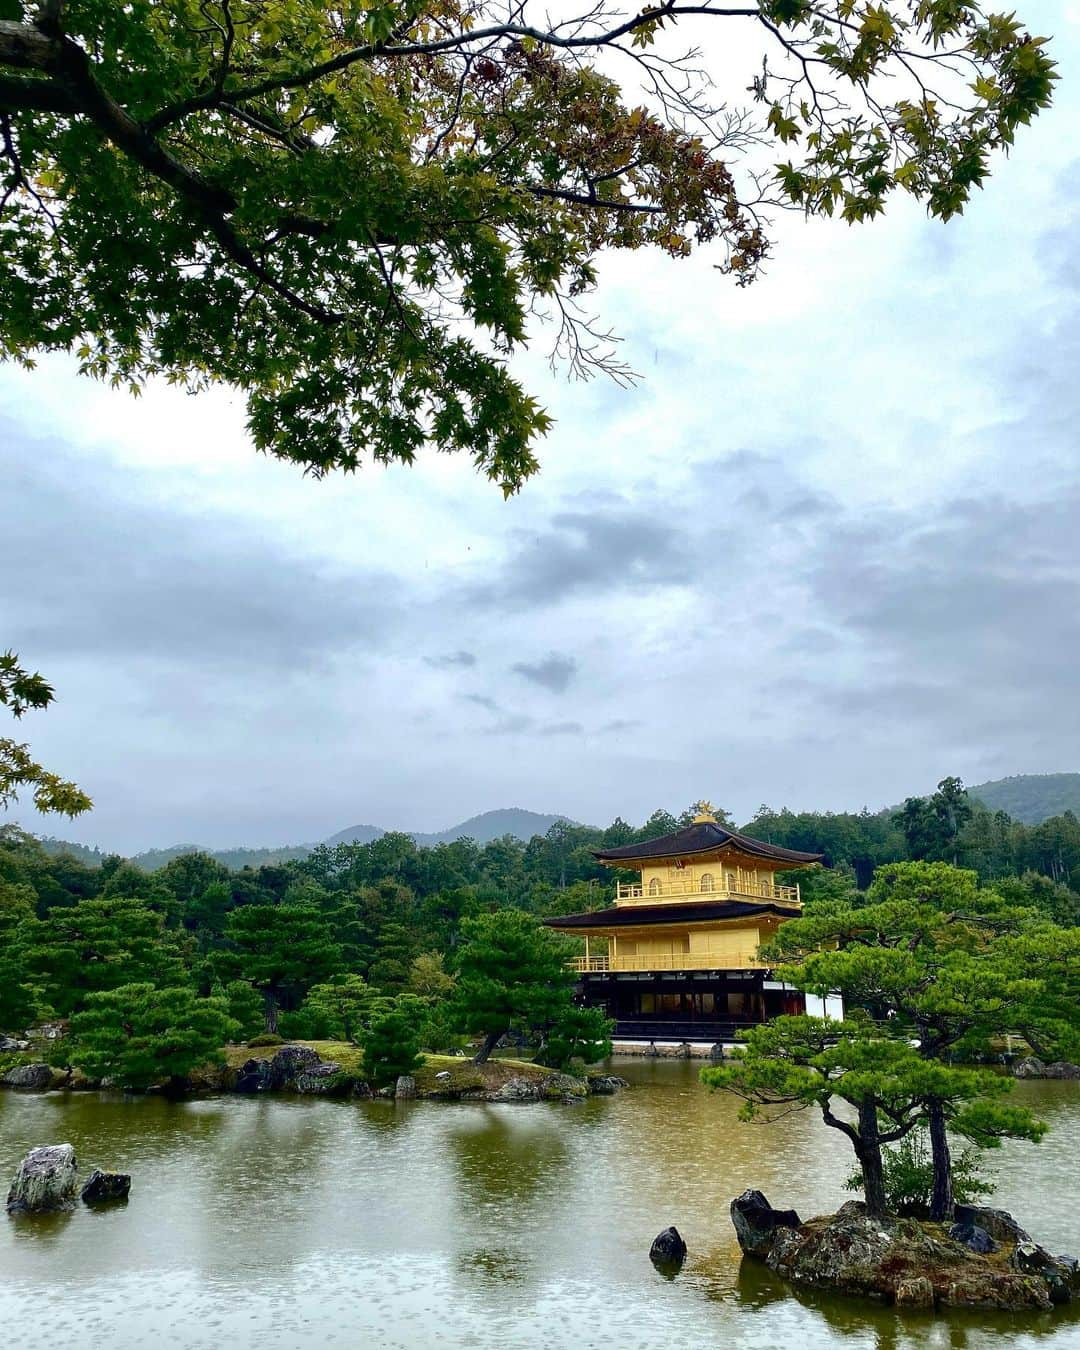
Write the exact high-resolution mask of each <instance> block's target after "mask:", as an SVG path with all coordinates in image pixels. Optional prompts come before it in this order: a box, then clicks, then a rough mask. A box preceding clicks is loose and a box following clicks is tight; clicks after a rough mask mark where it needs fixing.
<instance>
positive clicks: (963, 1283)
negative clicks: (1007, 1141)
mask: <svg viewBox="0 0 1080 1350" xmlns="http://www.w3.org/2000/svg"><path fill="white" fill-rule="evenodd" d="M965 1226H966V1225H965ZM982 1231H983V1232H984V1233H986V1231H987V1230H985V1229H983V1230H982ZM765 1259H766V1264H767V1265H768V1266H769V1268H770V1269H771V1270H774V1271H776V1273H777V1274H779V1275H783V1276H784V1277H785V1278H787V1279H789V1280H791V1281H793V1282H794V1283H797V1284H803V1285H810V1286H813V1287H814V1288H816V1289H827V1290H832V1291H835V1292H837V1293H842V1294H853V1295H858V1296H860V1297H866V1298H875V1299H880V1300H882V1301H885V1302H902V1303H903V1302H907V1303H909V1304H913V1303H918V1304H920V1305H921V1306H929V1302H928V1301H927V1291H926V1283H924V1281H926V1282H928V1283H929V1284H930V1286H931V1289H932V1299H931V1301H932V1302H933V1303H935V1304H939V1305H944V1306H950V1307H971V1308H1002V1309H1014V1310H1018V1311H1019V1310H1023V1309H1032V1308H1040V1309H1048V1308H1050V1307H1051V1306H1052V1295H1051V1290H1050V1285H1049V1282H1048V1280H1047V1279H1046V1278H1045V1277H1044V1274H1043V1273H1042V1272H1041V1271H1039V1272H1035V1271H1034V1270H1031V1271H1026V1270H1017V1269H1015V1268H1010V1267H1009V1266H1008V1265H1003V1264H1002V1262H1001V1258H1000V1257H998V1258H995V1259H992V1260H988V1259H987V1258H986V1257H985V1256H983V1255H980V1254H978V1253H976V1252H973V1251H971V1250H970V1249H969V1248H968V1247H966V1246H964V1245H962V1244H961V1243H959V1242H956V1241H953V1240H952V1239H951V1238H949V1237H947V1236H944V1235H943V1234H942V1231H941V1228H940V1227H939V1226H938V1225H935V1224H925V1225H924V1224H922V1223H920V1222H919V1221H918V1220H916V1219H897V1218H885V1219H873V1218H870V1217H869V1216H868V1215H867V1214H866V1210H865V1206H864V1205H862V1204H861V1203H859V1202H857V1201H852V1202H850V1203H849V1204H846V1205H844V1206H843V1207H842V1208H841V1209H840V1210H838V1211H837V1213H836V1214H831V1215H827V1216H825V1217H823V1218H818V1219H810V1220H809V1221H808V1222H806V1223H804V1224H802V1225H800V1226H799V1227H798V1228H780V1229H778V1230H777V1231H776V1233H775V1235H774V1238H773V1241H772V1245H771V1247H770V1248H769V1251H768V1254H767V1256H766V1258H765Z"/></svg>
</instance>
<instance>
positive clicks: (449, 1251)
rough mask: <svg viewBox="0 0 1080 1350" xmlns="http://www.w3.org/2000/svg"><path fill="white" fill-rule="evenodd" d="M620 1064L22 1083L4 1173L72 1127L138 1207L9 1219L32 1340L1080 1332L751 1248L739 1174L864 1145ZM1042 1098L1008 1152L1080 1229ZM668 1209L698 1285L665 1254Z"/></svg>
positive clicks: (1016, 1190) (789, 1186) (880, 1339)
mask: <svg viewBox="0 0 1080 1350" xmlns="http://www.w3.org/2000/svg"><path fill="white" fill-rule="evenodd" d="M619 1071H620V1072H623V1073H625V1074H626V1076H627V1077H630V1078H631V1079H633V1081H634V1086H633V1087H632V1089H631V1090H630V1091H629V1092H626V1093H624V1094H622V1095H621V1096H619V1097H616V1098H598V1099H591V1100H589V1101H588V1102H586V1103H584V1104H583V1105H581V1106H577V1107H563V1106H554V1105H546V1104H544V1105H529V1106H513V1105H505V1106H502V1105H500V1106H496V1105H484V1104H480V1103H474V1104H468V1105H461V1106H450V1105H442V1104H435V1103H422V1102H420V1103H398V1104H394V1103H386V1102H374V1103H342V1102H328V1101H306V1100H276V1101H270V1100H266V1099H257V1100H252V1099H245V1098H214V1099H210V1100H203V1101H197V1102H189V1103H181V1104H174V1103H168V1102H163V1101H159V1100H156V1099H139V1098H129V1099H125V1098H123V1097H119V1096H117V1097H103V1096H96V1095H86V1096H71V1097H65V1096H63V1095H61V1094H49V1095H47V1096H44V1097H40V1096H16V1095H13V1094H11V1093H8V1094H3V1095H0V1169H2V1168H6V1169H7V1170H8V1172H10V1171H11V1170H13V1169H14V1166H15V1164H16V1162H17V1161H18V1158H19V1157H20V1156H21V1155H22V1153H23V1152H25V1150H26V1149H27V1148H29V1147H31V1146H32V1145H34V1144H38V1143H45V1142H59V1141H61V1140H68V1141H70V1142H71V1143H73V1144H74V1145H75V1148H76V1151H77V1153H78V1155H79V1158H80V1164H81V1167H82V1169H83V1171H84V1172H85V1171H87V1170H88V1169H89V1168H90V1167H92V1166H95V1165H101V1166H105V1167H117V1168H122V1169H123V1170H125V1171H130V1172H132V1173H133V1174H134V1178H135V1180H134V1185H133V1190H132V1197H131V1201H130V1203H129V1204H128V1205H127V1206H125V1207H122V1208H117V1209H108V1210H99V1211H90V1210H85V1209H82V1210H78V1211H76V1212H75V1213H73V1214H70V1215H58V1216H51V1217H48V1218H44V1217H42V1218H35V1219H23V1220H8V1221H7V1222H5V1223H3V1224H2V1225H0V1271H2V1272H3V1278H2V1279H0V1319H2V1324H3V1325H4V1326H5V1328H7V1330H8V1335H7V1336H6V1338H5V1339H6V1344H7V1345H8V1346H12V1347H26V1350H33V1348H34V1347H38V1346H41V1347H46V1346H47V1347H49V1348H50V1350H53V1348H54V1347H57V1346H64V1347H66V1346H78V1347H80V1348H81V1347H86V1348H87V1350H96V1348H97V1347H102V1348H104V1347H109V1350H127V1348H128V1347H137V1346H138V1347H142V1346H151V1345H152V1346H177V1347H183V1348H184V1350H200V1348H201V1347H204V1346H205V1347H215V1348H216V1347H220V1346H223V1345H228V1346H230V1347H246V1346H252V1347H256V1346H258V1347H260V1348H262V1347H266V1348H267V1350H278V1348H279V1347H280V1348H281V1350H285V1348H287V1347H307V1346H316V1345H328V1344H329V1345H341V1346H349V1347H355V1346H368V1345H371V1346H387V1347H409V1348H411V1347H426V1346H432V1345H442V1346H470V1347H504V1346H526V1345H528V1346H536V1345H542V1346H545V1347H559V1348H561V1347H593V1346H596V1347H608V1346H619V1347H628V1348H630V1347H642V1348H644V1347H652V1346H659V1345H662V1346H666V1347H671V1348H672V1350H678V1348H681V1347H684V1346H685V1347H691V1346H693V1347H700V1346H713V1345H717V1346H719V1345H729V1344H731V1345H736V1344H737V1345H738V1346H739V1347H740V1350H772V1348H773V1347H776V1348H777V1350H779V1348H780V1347H784V1350H788V1348H789V1347H794V1348H795V1350H819V1347H821V1348H823V1347H832V1346H842V1347H845V1348H846V1350H862V1347H868V1348H870V1347H872V1348H873V1350H915V1347H918V1346H931V1347H938V1346H940V1347H950V1350H951V1348H952V1347H965V1348H966V1347H971V1350H989V1348H990V1347H995V1348H996V1347H1001V1346H1003V1345H1007V1346H1009V1347H1019V1348H1021V1350H1026V1348H1027V1347H1032V1348H1034V1347H1036V1346H1040V1347H1043V1346H1045V1347H1047V1350H1064V1347H1080V1318H1078V1317H1077V1316H1075V1315H1073V1314H1071V1313H1066V1314H1065V1315H1064V1316H1062V1315H1055V1316H1053V1317H1050V1316H1048V1317H1044V1318H1040V1319H1036V1320H1029V1319H1018V1318H1010V1317H1004V1316H998V1317H994V1316H990V1315H979V1314H973V1315H962V1314H953V1315H950V1316H949V1317H948V1318H944V1319H938V1320H934V1319H932V1318H928V1317H926V1316H925V1315H910V1314H908V1315H904V1316H901V1315H899V1314H897V1313H895V1312H894V1311H893V1310H892V1309H884V1308H877V1307H874V1306H873V1305H870V1304H863V1303H852V1302H848V1301H844V1300H837V1299H829V1298H824V1297H819V1296H806V1297H796V1296H794V1295H793V1294H792V1293H791V1292H790V1291H789V1290H787V1289H786V1288H785V1287H784V1286H783V1285H782V1284H780V1283H779V1282H778V1281H776V1280H774V1279H773V1277H772V1276H771V1275H770V1274H769V1273H768V1272H767V1271H765V1270H764V1269H762V1268H761V1267H760V1266H757V1265H755V1264H752V1263H748V1264H746V1265H745V1266H742V1265H740V1262H739V1252H738V1247H737V1244H736V1243H735V1240H734V1235H733V1232H732V1229H731V1226H730V1223H729V1220H728V1217H727V1206H728V1202H729V1200H730V1199H731V1197H732V1196H733V1195H735V1194H737V1193H738V1192H739V1191H740V1190H742V1189H743V1188H744V1187H745V1186H747V1185H756V1186H759V1187H760V1188H761V1189H762V1190H764V1191H765V1192H766V1194H767V1195H769V1197H770V1198H771V1199H773V1200H774V1202H775V1203H777V1204H784V1205H789V1204H790V1205H794V1206H796V1207H797V1208H799V1209H800V1210H801V1211H803V1212H805V1213H807V1214H809V1213H814V1212H821V1211H823V1210H826V1209H829V1208H834V1207H835V1205H836V1204H837V1202H838V1201H839V1200H840V1199H842V1198H843V1195H842V1192H841V1183H842V1181H843V1178H844V1176H845V1175H846V1174H847V1172H848V1171H849V1170H850V1161H851V1159H850V1154H849V1151H848V1149H847V1145H846V1144H845V1143H844V1141H843V1140H841V1139H839V1137H838V1136H836V1134H835V1132H834V1131H830V1130H827V1129H825V1127H824V1126H822V1125H821V1123H820V1122H819V1121H818V1120H816V1119H815V1118H814V1117H812V1116H811V1115H809V1114H805V1115H800V1116H794V1117H791V1118H789V1119H788V1120H786V1121H785V1122H783V1123H782V1124H781V1125H777V1126H772V1127H750V1126H744V1125H740V1124H739V1123H738V1122H737V1121H736V1119H735V1110H736V1104H735V1103H734V1102H732V1101H729V1100H728V1099H726V1098H723V1097H716V1096H712V1095H710V1094H708V1093H706V1092H705V1091H704V1090H703V1089H701V1088H699V1087H698V1085H697V1082H696V1067H695V1066H694V1065H692V1064H685V1063H665V1062H660V1063H635V1062H629V1063H626V1064H624V1065H621V1066H620V1069H619ZM1021 1094H1022V1095H1023V1098H1024V1100H1025V1102H1026V1103H1027V1104H1030V1105H1032V1106H1033V1107H1035V1108H1036V1109H1037V1110H1038V1111H1040V1112H1041V1113H1042V1114H1043V1115H1044V1116H1045V1117H1046V1118H1047V1119H1048V1120H1049V1121H1050V1123H1051V1125H1052V1127H1053V1129H1052V1132H1051V1134H1050V1135H1049V1136H1048V1138H1047V1140H1046V1142H1045V1143H1043V1144H1042V1145H1040V1146H1039V1147H1038V1148H1034V1147H1032V1146H1022V1145H1016V1146H1009V1147H1008V1148H1006V1149H1005V1150H1003V1151H1002V1154H1001V1155H1000V1158H999V1160H998V1167H997V1170H998V1172H999V1181H1000V1190H999V1196H998V1202H999V1203H1001V1204H1003V1205H1005V1206H1007V1207H1009V1208H1012V1209H1013V1210H1014V1212H1016V1213H1017V1214H1018V1216H1019V1217H1020V1218H1021V1219H1022V1221H1024V1222H1025V1223H1026V1224H1027V1225H1028V1226H1029V1227H1030V1228H1031V1229H1032V1231H1033V1232H1034V1233H1035V1235H1036V1236H1037V1237H1039V1238H1041V1239H1042V1240H1044V1241H1045V1242H1047V1244H1048V1245H1050V1246H1051V1247H1054V1248H1056V1249H1058V1250H1069V1249H1070V1248H1072V1249H1076V1248H1080V1225H1078V1223H1077V1221H1076V1219H1075V1217H1074V1216H1075V1214H1076V1213H1077V1212H1078V1208H1077V1203H1076V1202H1077V1194H1076V1192H1077V1189H1078V1184H1077V1176H1076V1169H1075V1162H1074V1160H1075V1157H1076V1155H1077V1152H1078V1151H1080V1088H1078V1087H1077V1085H1076V1084H1071V1083H1046V1084H1023V1085H1021V1086H1020V1089H1019V1093H1018V1096H1019V1095H1021ZM670 1223H675V1224H677V1225H678V1227H679V1229H680V1230H681V1231H682V1233H683V1235H684V1237H685V1238H686V1240H687V1242H688V1244H689V1247H690V1257H689V1259H688V1261H687V1264H686V1266H685V1267H684V1269H683V1271H682V1273H681V1274H680V1275H679V1276H678V1277H677V1278H675V1279H674V1280H666V1279H664V1278H663V1277H662V1276H661V1275H659V1274H658V1273H657V1272H656V1271H654V1270H653V1268H652V1266H651V1265H650V1263H649V1260H648V1255H647V1253H648V1249H649V1244H650V1242H651V1241H652V1238H653V1237H654V1236H655V1234H656V1233H657V1232H658V1231H659V1230H660V1229H661V1228H665V1227H667V1225H668V1224H670ZM28 1310H32V1312H30V1313H29V1315H28ZM13 1329H14V1334H12V1332H13Z"/></svg>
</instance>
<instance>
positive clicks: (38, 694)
mask: <svg viewBox="0 0 1080 1350" xmlns="http://www.w3.org/2000/svg"><path fill="white" fill-rule="evenodd" d="M2 106H3V95H2V93H0V107H2ZM2 227H3V210H2V209H0V238H3V228H2ZM2 268H3V263H2V262H0V271H2ZM0 324H2V321H0ZM55 697H56V696H55V694H54V693H53V689H52V686H51V685H50V684H48V683H47V682H46V681H45V679H44V678H43V677H42V676H41V675H39V674H37V673H36V672H34V673H32V672H30V671H28V670H27V669H26V668H25V667H23V666H20V665H19V658H18V657H17V656H16V655H15V653H14V652H11V651H8V652H3V653H0V705H3V706H4V707H5V708H7V710H8V711H9V712H10V713H11V715H12V716H13V717H15V718H21V717H22V716H23V714H24V713H25V712H26V711H27V710H28V709H31V708H47V707H48V706H49V704H50V703H52V702H53V701H54V699H55ZM24 788H30V789H31V790H32V794H33V802H34V806H35V807H36V808H37V810H39V811H42V812H55V813H57V814H59V815H63V816H78V815H81V814H82V813H83V812H84V811H89V810H90V807H91V806H92V805H93V803H92V802H91V800H90V798H89V797H88V796H87V795H86V793H85V792H83V791H82V789H81V788H78V787H76V786H75V784H74V783H69V782H67V781H66V780H65V779H63V778H61V777H60V776H59V774H55V773H52V772H50V770H48V769H46V768H44V767H43V766H42V765H40V764H39V763H38V762H37V761H36V760H35V759H34V758H33V757H32V755H31V754H30V747H29V746H28V745H25V744H23V743H21V742H19V741H14V740H12V739H11V738H10V737H6V736H0V807H5V806H10V805H11V803H12V802H13V801H15V800H16V798H17V797H18V795H19V792H20V791H21V790H22V789H24Z"/></svg>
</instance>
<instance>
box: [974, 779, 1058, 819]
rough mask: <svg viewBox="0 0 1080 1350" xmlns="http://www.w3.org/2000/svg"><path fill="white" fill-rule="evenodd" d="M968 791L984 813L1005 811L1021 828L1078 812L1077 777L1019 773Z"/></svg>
mask: <svg viewBox="0 0 1080 1350" xmlns="http://www.w3.org/2000/svg"><path fill="white" fill-rule="evenodd" d="M968 791H969V792H970V794H971V796H972V797H974V798H976V799H977V800H978V801H980V802H981V803H982V804H983V806H985V807H986V808H987V810H990V811H1007V812H1008V813H1009V815H1010V816H1012V818H1013V819H1014V820H1020V821H1023V823H1024V824H1025V825H1038V824H1039V823H1040V822H1041V821H1044V820H1048V819H1049V818H1050V817H1051V816H1061V815H1064V814H1065V812H1066V811H1072V812H1074V813H1076V812H1080V773H1020V774H1014V775H1012V776H1011V777H1009V778H997V779H995V780H994V781H993V782H990V783H976V784H974V785H973V786H972V787H970V788H969V789H968Z"/></svg>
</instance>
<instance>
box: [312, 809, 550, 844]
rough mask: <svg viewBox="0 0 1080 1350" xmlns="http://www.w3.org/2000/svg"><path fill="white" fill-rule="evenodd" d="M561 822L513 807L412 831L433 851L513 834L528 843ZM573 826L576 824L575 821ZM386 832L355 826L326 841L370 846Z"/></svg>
mask: <svg viewBox="0 0 1080 1350" xmlns="http://www.w3.org/2000/svg"><path fill="white" fill-rule="evenodd" d="M560 820H569V817H567V816H545V815H543V814H542V813H541V812H539V811H525V810H523V809H522V808H521V807H517V806H512V807H509V808H506V809H504V810H501V811H484V812H483V813H482V814H481V815H479V816H470V817H469V819H468V820H463V821H462V822H461V824H460V825H451V826H450V828H449V829H448V830H439V831H437V832H436V833H435V834H422V833H418V832H416V831H412V830H409V831H407V833H409V834H411V835H412V837H413V839H415V840H416V842H417V844H419V845H421V846H422V847H423V848H433V847H434V846H435V845H436V844H452V843H453V842H454V840H455V839H475V840H476V842H477V843H478V844H489V843H490V842H491V841H492V839H501V838H502V837H503V835H504V834H512V835H513V836H514V838H515V839H520V840H522V841H523V842H524V843H528V841H529V840H530V839H531V838H532V837H533V835H534V834H547V832H548V830H550V829H551V827H552V825H555V824H557V823H558V822H559V821H560ZM571 823H573V822H571ZM385 833H386V831H385V830H380V829H378V828H377V827H376V826H374V825H353V826H351V827H350V828H349V829H347V830H341V831H339V832H338V833H337V834H333V835H331V836H330V838H329V839H327V840H326V843H328V844H352V843H357V844H370V843H371V841H372V840H373V839H379V838H381V836H382V835H384V834H385Z"/></svg>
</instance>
